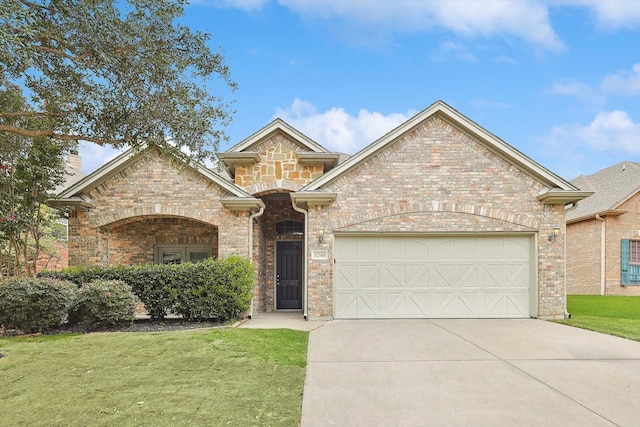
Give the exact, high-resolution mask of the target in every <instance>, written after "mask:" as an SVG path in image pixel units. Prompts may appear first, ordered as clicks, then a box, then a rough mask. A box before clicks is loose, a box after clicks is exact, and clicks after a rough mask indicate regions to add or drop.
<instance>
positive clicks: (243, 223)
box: [69, 151, 249, 266]
mask: <svg viewBox="0 0 640 427" xmlns="http://www.w3.org/2000/svg"><path fill="white" fill-rule="evenodd" d="M229 196H230V194H229V193H228V192H227V191H226V190H223V189H221V188H220V187H218V186H217V185H215V184H214V183H212V182H211V181H210V180H208V179H207V178H205V177H203V176H201V175H200V174H199V173H197V172H195V171H194V170H193V169H191V168H190V167H188V166H185V165H184V164H183V163H181V162H178V161H176V160H174V159H168V158H166V157H165V156H163V155H161V154H160V153H158V152H156V151H147V152H144V153H141V154H140V155H139V156H138V157H137V158H136V160H135V161H134V162H133V163H132V164H130V165H128V166H127V167H126V168H125V169H123V170H121V171H120V172H118V173H116V174H115V175H113V176H111V177H110V178H109V179H107V180H106V181H104V182H103V183H101V184H100V185H98V186H96V187H95V188H93V189H90V190H89V191H87V193H86V194H85V197H87V198H89V199H90V200H91V201H92V203H93V205H94V206H95V208H93V209H90V210H89V211H88V212H73V213H72V214H71V215H70V218H69V265H72V266H73V265H112V264H118V263H124V264H131V263H137V262H146V261H148V260H150V259H152V255H151V254H152V253H153V249H152V247H153V244H155V243H165V242H167V243H170V242H173V241H184V242H194V243H198V244H199V243H201V242H202V243H204V244H209V243H210V244H211V245H212V249H214V250H215V248H217V253H218V255H220V256H224V255H230V254H240V255H245V256H246V255H247V254H248V236H249V234H248V233H249V230H248V212H237V213H236V212H230V211H228V210H227V209H226V208H224V207H223V206H222V204H221V203H220V198H221V197H229ZM146 227H151V230H148V229H147V228H146ZM217 230H219V231H217ZM151 233H155V234H154V236H155V237H153V236H151ZM193 233H195V235H194V234H193ZM216 234H217V236H216ZM216 239H217V244H216V242H215V240H216ZM127 245H130V246H129V249H127ZM127 252H129V253H127Z"/></svg>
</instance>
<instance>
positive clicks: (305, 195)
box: [289, 191, 338, 206]
mask: <svg viewBox="0 0 640 427" xmlns="http://www.w3.org/2000/svg"><path fill="white" fill-rule="evenodd" d="M289 196H290V197H291V200H292V201H293V202H294V203H295V204H296V205H297V204H298V203H306V204H307V205H311V206H326V205H330V204H331V203H333V202H334V201H335V200H336V198H337V197H338V194H337V193H328V192H322V191H305V192H296V193H291V194H290V195H289Z"/></svg>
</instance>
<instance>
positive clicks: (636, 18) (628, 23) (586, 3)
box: [549, 0, 640, 29]
mask: <svg viewBox="0 0 640 427" xmlns="http://www.w3.org/2000/svg"><path fill="white" fill-rule="evenodd" d="M549 3H550V4H560V5H570V6H578V7H586V8H588V9H590V10H591V15H592V16H593V18H594V21H595V22H596V25H597V26H598V27H600V28H603V29H617V28H633V27H637V26H640V2H638V1H637V0H555V1H554V0H550V1H549Z"/></svg>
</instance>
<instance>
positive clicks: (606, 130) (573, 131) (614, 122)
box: [546, 110, 640, 155]
mask: <svg viewBox="0 0 640 427" xmlns="http://www.w3.org/2000/svg"><path fill="white" fill-rule="evenodd" d="M546 140H547V145H548V146H549V147H550V148H551V149H558V150H567V149H568V150H569V151H572V150H573V149H580V150H583V149H585V148H586V149H591V150H595V151H597V152H600V153H607V154H610V153H620V154H626V155H640V123H636V122H634V121H633V120H632V118H631V117H629V114H628V113H627V112H626V111H621V110H614V111H600V112H599V113H598V114H597V115H596V116H595V118H594V119H593V121H592V122H591V123H589V124H588V125H586V126H585V125H565V126H557V127H555V128H554V129H553V130H552V132H551V135H549V136H548V137H547V138H546Z"/></svg>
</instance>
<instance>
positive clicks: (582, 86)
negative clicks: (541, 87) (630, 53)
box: [551, 63, 640, 103]
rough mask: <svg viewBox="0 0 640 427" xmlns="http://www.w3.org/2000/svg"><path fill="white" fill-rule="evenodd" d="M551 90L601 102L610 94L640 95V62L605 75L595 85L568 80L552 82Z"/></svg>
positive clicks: (589, 100)
mask: <svg viewBox="0 0 640 427" xmlns="http://www.w3.org/2000/svg"><path fill="white" fill-rule="evenodd" d="M551 92H552V93H555V94H558V95H567V96H574V97H576V98H577V99H579V100H581V101H583V102H590V103H601V102H603V101H604V100H605V98H606V97H607V96H611V95H625V96H635V95H640V63H639V64H635V65H633V66H632V67H631V70H620V71H618V72H616V73H613V74H609V75H606V76H605V77H604V78H603V79H602V80H601V81H600V83H599V85H597V86H596V87H592V86H590V85H588V84H586V83H584V82H580V81H570V82H567V83H555V84H553V85H552V86H551Z"/></svg>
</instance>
